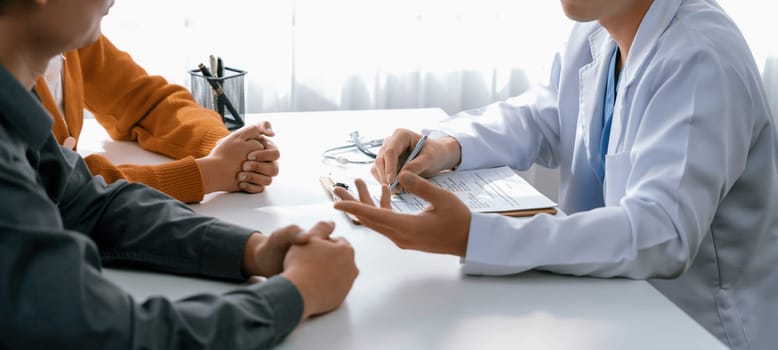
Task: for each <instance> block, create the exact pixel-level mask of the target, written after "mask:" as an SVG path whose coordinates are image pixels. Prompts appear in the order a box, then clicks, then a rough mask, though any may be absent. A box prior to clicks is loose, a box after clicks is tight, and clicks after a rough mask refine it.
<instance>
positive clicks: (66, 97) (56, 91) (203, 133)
mask: <svg viewBox="0 0 778 350" xmlns="http://www.w3.org/2000/svg"><path fill="white" fill-rule="evenodd" d="M35 92H36V93H37V94H38V95H39V96H40V99H41V102H42V103H43V106H44V107H45V108H46V109H47V110H48V111H49V113H51V115H52V116H53V117H54V126H53V128H52V130H53V132H54V136H55V138H56V139H57V141H59V142H60V144H62V145H64V146H66V147H68V148H70V149H76V147H77V145H78V137H79V134H80V132H81V127H82V124H83V118H84V108H86V109H88V110H89V111H90V112H92V113H93V114H94V116H95V118H96V119H97V121H98V122H99V123H100V124H101V125H102V126H103V127H104V128H105V129H106V130H107V131H108V134H109V135H110V136H111V137H112V138H113V139H115V140H124V141H136V142H137V143H138V145H139V146H140V147H141V148H143V149H146V150H148V151H152V152H156V153H160V154H163V155H166V156H168V157H171V158H173V159H175V160H174V161H171V162H169V163H166V164H161V165H132V164H125V165H118V166H117V165H114V164H113V163H111V161H109V160H108V159H107V158H106V157H104V156H102V155H99V154H92V155H90V156H88V157H86V158H85V160H86V162H87V164H88V166H89V169H90V171H92V174H94V175H102V176H103V177H104V178H105V180H106V181H107V182H108V183H111V182H114V181H116V180H118V179H126V180H128V181H131V182H141V183H144V184H147V185H149V186H151V187H154V188H156V189H158V190H160V191H162V192H165V193H166V194H168V195H170V196H171V197H174V198H176V199H178V200H180V201H182V202H185V203H193V202H199V201H201V200H202V199H203V196H204V194H206V193H211V192H216V191H229V192H234V191H241V190H242V191H246V192H250V193H257V192H262V191H264V189H265V187H266V186H268V185H270V183H271V182H272V177H274V176H275V175H277V174H278V158H279V156H280V154H279V151H278V148H277V147H276V146H275V145H274V144H273V142H271V141H270V140H269V139H268V136H274V133H273V130H272V128H271V125H270V123H268V122H264V123H261V124H258V125H250V126H246V127H244V128H242V129H240V130H238V131H235V132H234V133H232V134H230V132H229V131H228V130H227V128H226V127H225V126H224V124H223V123H222V121H221V117H220V116H219V115H218V114H217V113H216V112H214V111H211V110H208V109H205V108H204V107H201V106H200V105H198V104H197V103H196V102H195V101H194V98H193V97H192V95H191V94H190V93H189V92H188V91H187V90H186V89H184V88H183V87H182V86H179V85H174V84H170V83H168V82H167V81H166V80H165V79H164V78H162V77H159V76H151V75H149V74H148V73H146V71H145V70H144V69H143V68H142V67H140V66H139V65H138V64H137V63H135V61H133V59H132V58H131V57H130V55H129V54H127V53H126V52H123V51H121V50H119V49H118V48H116V47H115V46H114V45H113V44H112V43H111V42H110V41H109V40H108V38H106V37H105V36H104V35H100V38H99V39H98V40H97V42H95V43H94V44H91V45H89V46H86V47H83V48H81V49H78V50H73V51H68V52H65V53H64V54H62V55H59V56H57V57H55V58H53V59H52V60H51V61H50V62H49V67H48V69H47V72H46V74H45V75H44V76H42V77H40V78H39V79H38V81H37V82H36V84H35Z"/></svg>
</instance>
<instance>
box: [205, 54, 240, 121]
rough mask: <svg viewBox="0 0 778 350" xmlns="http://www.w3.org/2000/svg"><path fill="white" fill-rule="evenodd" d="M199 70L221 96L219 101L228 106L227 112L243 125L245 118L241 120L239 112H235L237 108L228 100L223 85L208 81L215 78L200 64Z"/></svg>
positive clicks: (212, 80)
mask: <svg viewBox="0 0 778 350" xmlns="http://www.w3.org/2000/svg"><path fill="white" fill-rule="evenodd" d="M197 68H199V69H200V72H202V73H203V75H204V76H205V77H206V79H205V80H207V81H208V83H209V84H211V87H212V88H213V90H214V91H216V95H217V96H219V99H221V100H222V101H224V105H225V106H227V110H229V111H230V113H232V116H233V117H234V118H235V120H236V121H237V122H239V123H243V118H241V116H240V114H239V113H238V111H237V110H235V107H233V106H232V102H230V99H228V98H227V95H225V94H224V89H223V88H222V86H221V84H219V82H218V81H216V80H214V79H207V78H213V75H212V74H211V72H210V71H208V68H207V67H206V66H205V65H204V64H202V63H200V65H198V66H197Z"/></svg>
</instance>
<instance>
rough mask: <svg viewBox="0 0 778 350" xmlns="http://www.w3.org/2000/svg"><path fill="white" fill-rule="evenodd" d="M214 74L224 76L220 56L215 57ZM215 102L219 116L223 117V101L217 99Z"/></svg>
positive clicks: (222, 62)
mask: <svg viewBox="0 0 778 350" xmlns="http://www.w3.org/2000/svg"><path fill="white" fill-rule="evenodd" d="M216 76H217V77H219V78H224V61H222V58H221V57H218V58H217V59H216ZM222 81H224V80H222ZM216 104H217V106H216V111H217V112H219V115H220V116H222V117H224V102H223V101H222V100H221V99H219V101H217V103H216Z"/></svg>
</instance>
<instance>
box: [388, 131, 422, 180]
mask: <svg viewBox="0 0 778 350" xmlns="http://www.w3.org/2000/svg"><path fill="white" fill-rule="evenodd" d="M425 142H427V135H422V136H421V138H420V139H419V142H416V146H414V147H413V149H412V150H411V154H409V155H408V158H405V162H403V164H402V165H400V168H399V169H400V170H401V169H402V168H403V167H404V166H405V164H408V163H410V162H411V161H412V160H413V159H414V158H416V156H418V155H419V153H420V152H421V149H422V147H424V143H425ZM400 170H397V176H395V177H394V181H392V185H391V186H389V191H394V189H395V188H397V184H398V183H400Z"/></svg>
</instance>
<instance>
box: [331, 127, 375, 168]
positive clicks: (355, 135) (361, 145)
mask: <svg viewBox="0 0 778 350" xmlns="http://www.w3.org/2000/svg"><path fill="white" fill-rule="evenodd" d="M349 136H350V137H351V139H350V140H348V142H350V143H349V144H347V145H343V146H337V147H332V148H328V149H326V150H324V152H322V153H321V156H322V157H323V158H324V159H332V160H334V161H336V162H338V163H340V164H370V163H372V162H373V161H374V160H375V158H376V157H378V155H377V154H375V152H373V151H371V150H370V149H371V148H376V147H381V145H383V144H384V140H383V139H374V140H370V141H365V142H363V141H362V140H361V138H360V137H359V131H353V132H351V134H349ZM349 149H357V150H359V152H361V153H362V154H364V155H366V156H368V157H370V159H369V160H367V159H365V160H359V159H350V158H348V157H346V156H344V155H339V154H340V153H343V152H344V151H346V150H349Z"/></svg>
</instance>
